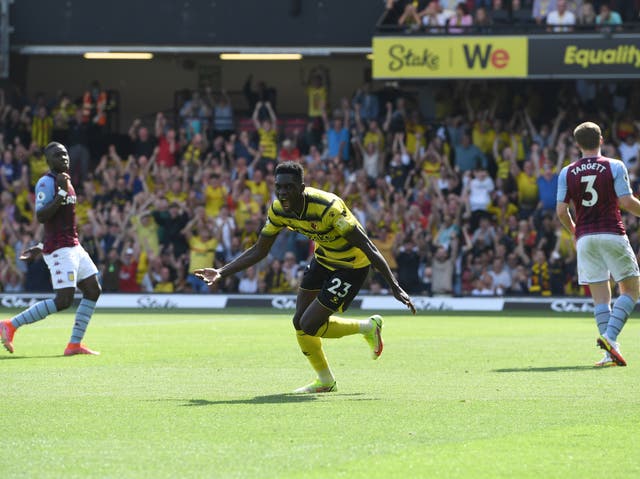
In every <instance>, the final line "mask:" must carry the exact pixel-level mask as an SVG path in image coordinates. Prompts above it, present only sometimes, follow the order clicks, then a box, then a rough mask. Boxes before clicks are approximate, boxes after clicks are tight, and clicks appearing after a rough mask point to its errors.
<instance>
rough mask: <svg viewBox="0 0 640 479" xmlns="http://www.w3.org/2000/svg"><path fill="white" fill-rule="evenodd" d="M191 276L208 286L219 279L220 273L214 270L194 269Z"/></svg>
mask: <svg viewBox="0 0 640 479" xmlns="http://www.w3.org/2000/svg"><path fill="white" fill-rule="evenodd" d="M193 274H194V275H195V276H196V278H200V279H201V280H202V281H204V282H205V283H207V284H209V285H211V284H213V283H215V282H216V281H218V280H219V279H220V278H221V276H220V272H219V271H218V270H217V269H215V268H202V269H196V270H194V271H193Z"/></svg>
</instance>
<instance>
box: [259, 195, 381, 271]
mask: <svg viewBox="0 0 640 479" xmlns="http://www.w3.org/2000/svg"><path fill="white" fill-rule="evenodd" d="M302 194H303V197H304V200H303V201H304V205H303V207H302V213H301V214H300V216H298V215H296V214H295V213H293V212H286V211H284V209H283V208H282V205H281V204H280V200H277V199H276V200H275V201H274V202H273V203H272V204H271V207H270V208H269V211H268V212H267V222H266V224H265V225H264V227H263V228H262V231H261V232H260V234H261V235H263V236H275V235H277V234H278V233H279V232H280V230H282V229H283V228H289V229H290V230H293V231H296V232H298V233H301V234H303V235H305V236H306V237H307V238H309V239H311V240H313V241H314V242H315V249H314V255H315V258H316V260H317V261H318V263H320V264H321V265H322V266H324V267H325V268H328V269H330V270H332V271H333V270H336V269H357V268H364V267H366V266H369V265H370V264H371V262H370V261H369V258H367V256H366V255H365V254H364V252H363V251H362V250H361V249H360V248H356V247H355V246H352V245H351V244H350V243H349V242H348V241H347V240H346V239H345V237H344V235H345V234H347V233H349V232H350V231H352V230H353V229H354V228H360V230H363V228H362V226H361V225H360V223H359V222H358V220H357V219H356V217H355V216H354V215H353V213H352V212H351V211H350V210H349V208H347V205H345V203H344V201H343V200H342V198H340V197H338V196H337V195H334V194H333V193H328V192H326V191H322V190H318V189H316V188H311V187H306V188H305V189H304V191H303V193H302ZM363 231H364V230H363Z"/></svg>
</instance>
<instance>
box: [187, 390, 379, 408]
mask: <svg viewBox="0 0 640 479" xmlns="http://www.w3.org/2000/svg"><path fill="white" fill-rule="evenodd" d="M349 396H362V393H357V394H331V395H330V397H339V398H345V397H347V400H349V401H373V400H375V399H372V398H356V399H350V398H349ZM318 399H319V397H318V395H317V394H269V395H267V396H256V397H254V398H251V399H224V400H220V401H209V400H208V399H189V400H188V402H187V403H185V404H181V406H187V407H194V406H215V405H218V404H287V403H304V402H311V401H317V400H318Z"/></svg>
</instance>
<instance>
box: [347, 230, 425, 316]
mask: <svg viewBox="0 0 640 479" xmlns="http://www.w3.org/2000/svg"><path fill="white" fill-rule="evenodd" d="M345 238H346V239H347V241H349V243H351V244H352V245H353V246H356V247H357V248H359V249H361V250H362V252H363V253H364V254H365V255H367V258H369V261H371V264H372V265H373V267H374V268H375V269H377V270H378V271H380V273H382V276H383V277H384V279H385V280H386V282H387V284H388V285H389V286H390V287H391V291H393V296H394V297H395V298H396V299H397V300H398V301H400V302H401V303H402V304H404V305H405V306H406V307H407V308H409V309H410V310H411V312H412V313H413V314H416V307H415V306H414V304H413V301H412V300H411V297H410V296H409V295H408V294H407V292H406V291H405V290H404V289H402V288H401V287H400V285H399V284H398V280H397V279H396V277H395V276H394V275H393V273H392V272H391V268H390V267H389V263H387V260H386V259H384V256H382V253H380V251H379V250H378V248H376V245H374V244H373V242H372V241H371V240H370V239H369V237H368V236H367V235H366V234H365V233H364V231H362V230H361V229H360V228H357V227H356V228H353V229H352V230H351V231H349V232H348V233H347V234H346V235H345Z"/></svg>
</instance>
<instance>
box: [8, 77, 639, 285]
mask: <svg viewBox="0 0 640 479" xmlns="http://www.w3.org/2000/svg"><path fill="white" fill-rule="evenodd" d="M245 86H246V87H247V88H246V91H247V94H248V96H247V100H248V101H247V104H246V105H234V104H232V102H231V100H230V98H229V96H228V95H227V94H226V93H225V92H219V93H215V94H214V93H212V92H211V91H210V90H207V91H203V92H198V91H194V92H192V93H191V95H189V97H188V98H187V100H186V101H184V104H182V105H181V107H180V108H178V109H177V111H176V112H175V115H169V114H165V113H162V112H159V113H157V114H156V115H155V118H154V119H153V121H149V122H144V121H141V120H140V119H136V120H135V121H133V123H132V124H131V126H130V128H129V129H128V134H127V135H121V136H124V138H121V137H119V136H118V135H117V134H115V133H114V132H109V131H108V128H106V127H105V123H104V121H103V120H102V119H101V116H100V115H99V107H98V106H97V102H94V103H93V104H90V100H89V98H86V95H84V96H83V97H81V98H80V99H79V100H78V101H71V98H70V96H69V95H67V94H60V95H59V96H58V98H55V99H54V100H52V101H50V102H48V101H47V99H46V98H45V97H44V96H39V97H38V98H37V99H36V100H35V103H33V104H31V103H29V102H27V101H26V100H24V99H21V98H20V97H19V96H16V95H13V96H12V97H9V95H7V96H5V95H4V92H0V112H1V115H0V132H1V133H0V134H1V136H0V154H1V156H2V163H1V165H0V201H1V203H2V205H1V207H2V212H1V213H2V214H1V216H0V235H1V239H2V249H1V250H0V284H2V289H3V291H5V292H20V291H41V290H47V289H49V288H50V285H49V284H48V278H49V275H48V273H47V271H46V266H45V265H44V263H43V261H42V259H41V258H37V259H36V260H34V261H32V262H29V263H25V262H24V261H20V260H19V259H17V258H18V256H19V254H20V252H21V251H22V250H23V249H24V248H25V247H27V246H29V245H30V244H32V243H34V242H37V241H38V240H39V239H40V237H41V231H40V226H39V225H38V223H37V221H36V219H35V218H34V212H33V190H34V186H35V182H36V181H37V179H38V178H39V177H40V176H41V175H42V174H43V173H45V172H46V171H47V164H46V161H45V159H44V156H43V154H42V147H43V146H44V145H46V144H47V143H48V142H49V141H51V140H59V141H62V142H64V143H65V144H67V145H68V146H69V151H70V154H71V160H72V170H71V174H72V178H73V182H74V185H75V188H76V192H77V195H78V199H77V204H76V212H77V221H78V231H79V235H80V240H81V242H82V244H83V246H84V247H85V249H86V250H87V251H88V252H89V254H90V255H91V257H92V258H93V260H94V261H95V263H96V264H97V265H98V266H99V268H100V279H101V282H102V286H103V288H104V291H106V292H113V291H119V292H154V291H155V292H196V293H207V292H218V291H221V292H227V293H235V292H241V293H262V292H270V293H287V292H288V293H291V292H294V291H295V290H296V288H297V285H298V284H299V281H300V278H301V274H302V268H303V265H304V263H305V262H306V261H307V260H308V259H309V258H310V255H311V253H312V250H313V245H312V244H311V243H310V241H309V240H308V239H307V238H305V237H304V236H302V235H299V234H297V233H294V232H292V231H283V232H282V233H281V234H280V235H279V236H278V238H277V240H276V243H275V245H274V247H273V249H272V250H271V254H270V256H269V257H268V258H267V259H266V260H264V261H263V262H262V263H259V264H258V265H256V267H255V268H250V269H248V270H247V271H245V272H242V273H238V274H237V275H235V276H233V277H230V278H227V279H226V281H225V282H224V283H223V284H220V285H216V286H215V290H214V289H211V288H210V287H209V286H207V285H206V284H204V283H203V282H202V281H200V280H198V279H196V278H195V277H194V276H193V275H192V274H190V271H193V270H194V269H196V268H201V267H210V266H213V265H218V266H219V265H222V264H224V263H225V262H227V261H229V260H230V259H232V258H234V257H235V256H237V255H238V254H240V253H241V252H242V251H243V250H244V249H246V248H247V247H248V246H250V245H251V244H253V242H255V240H256V238H257V235H258V234H259V231H260V228H261V225H262V224H263V223H264V221H265V211H266V207H267V206H268V205H269V203H270V202H271V201H272V199H273V197H274V177H273V172H274V168H275V165H276V164H277V163H278V162H280V161H283V160H292V161H299V162H301V163H302V164H303V165H304V168H305V175H306V176H305V183H306V185H308V186H311V187H317V188H321V189H324V190H327V191H331V192H334V193H336V194H338V195H340V196H341V197H342V198H344V199H345V201H346V202H347V204H348V205H349V207H350V208H351V209H352V211H353V212H354V213H355V214H356V215H357V217H358V219H359V220H360V222H361V223H362V225H363V226H364V227H365V228H366V230H367V232H368V234H369V236H370V237H371V238H372V239H373V241H374V243H375V244H376V245H377V247H378V248H379V249H380V251H381V252H382V253H383V254H384V255H385V257H386V258H388V260H389V263H390V265H391V267H392V269H393V270H394V272H395V274H396V275H397V277H398V278H399V281H400V284H401V285H402V287H403V288H405V289H406V290H407V291H408V292H410V293H411V294H427V295H456V296H463V295H477V296H484V295H508V294H513V295H528V294H531V295H572V294H581V293H582V291H581V289H580V287H579V286H578V285H577V281H576V262H575V250H574V243H573V239H572V238H571V236H570V234H569V233H568V232H567V231H565V230H563V228H562V227H561V225H560V223H559V222H558V220H557V218H556V216H555V213H554V211H555V193H556V184H557V175H558V172H559V169H560V168H561V167H562V165H565V164H567V163H568V162H570V161H572V160H575V159H577V158H578V157H579V151H578V149H577V148H576V146H575V144H574V142H573V138H572V135H571V131H572V128H573V127H574V126H575V125H576V124H578V123H579V122H581V121H585V120H588V119H589V120H594V121H598V122H599V123H600V124H601V125H602V127H603V131H604V135H605V141H606V143H605V145H604V148H603V154H605V155H607V156H611V157H615V158H621V159H622V161H624V162H625V164H626V165H627V167H628V168H629V171H630V173H631V179H632V182H633V184H634V191H636V190H637V185H638V182H640V174H638V173H639V172H638V165H640V161H638V160H639V158H640V144H639V143H638V131H639V127H640V123H638V122H637V121H635V119H634V117H633V116H632V114H631V112H634V111H636V112H637V111H640V88H639V87H638V85H636V84H634V83H632V82H626V83H625V82H619V83H615V82H606V81H602V82H595V81H586V80H580V81H563V82H547V83H544V82H527V83H524V82H523V83H520V84H518V85H515V86H514V85H513V83H507V82H497V81H493V82H490V81H474V82H470V81H464V82H463V81H460V82H446V83H434V84H432V85H431V86H430V87H429V88H430V92H431V95H430V98H432V100H433V101H432V102H428V101H426V102H425V101H421V102H419V101H416V96H415V95H410V94H408V93H407V92H406V91H401V90H397V89H392V90H389V89H382V90H377V91H374V89H373V88H372V85H369V84H366V85H363V86H362V88H360V89H358V91H356V92H353V94H351V95H349V96H345V97H343V98H342V99H341V101H340V102H339V103H338V104H337V105H329V104H328V103H327V98H329V95H328V84H327V82H326V78H324V77H323V75H322V74H321V73H319V72H316V73H314V74H313V75H311V77H310V78H309V82H308V85H307V86H306V88H307V90H306V91H307V96H308V105H307V112H306V113H305V112H302V111H301V112H300V116H299V117H297V118H287V119H284V118H279V116H278V112H277V108H276V104H275V101H276V98H277V96H276V92H275V90H274V89H273V88H268V87H266V86H265V85H262V86H261V87H260V88H259V89H258V90H255V91H254V90H253V89H252V87H251V85H248V86H247V85H245ZM88 93H89V96H92V94H91V92H88ZM95 93H96V94H97V96H96V97H95V98H99V97H100V92H99V90H96V92H95ZM423 93H424V92H423ZM427 96H428V95H427ZM421 97H422V98H423V100H424V97H425V95H424V94H423V95H421ZM83 98H84V100H83ZM85 100H86V101H85ZM249 100H251V101H249ZM247 106H249V107H250V110H249V111H247V110H246V108H247ZM243 109H244V111H245V113H241V111H243ZM101 122H102V124H101ZM106 124H108V122H107V123H106ZM114 139H117V141H115V140H114ZM111 140H114V141H111ZM96 145H98V146H96ZM100 145H102V147H101V146H100ZM624 219H625V222H626V226H627V228H628V231H629V236H630V239H631V243H632V245H633V246H634V248H635V250H636V251H638V250H640V236H639V235H638V232H639V231H640V225H639V224H638V221H637V220H636V219H635V218H634V217H632V216H627V215H624ZM366 288H367V289H368V290H369V291H370V292H372V293H374V294H379V293H384V292H385V290H386V285H385V284H384V281H383V280H382V278H381V277H380V276H379V275H378V274H375V273H372V274H371V276H370V279H369V281H368V282H367V285H366Z"/></svg>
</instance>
